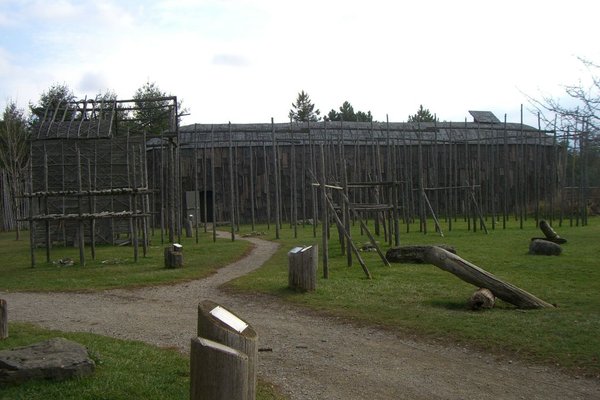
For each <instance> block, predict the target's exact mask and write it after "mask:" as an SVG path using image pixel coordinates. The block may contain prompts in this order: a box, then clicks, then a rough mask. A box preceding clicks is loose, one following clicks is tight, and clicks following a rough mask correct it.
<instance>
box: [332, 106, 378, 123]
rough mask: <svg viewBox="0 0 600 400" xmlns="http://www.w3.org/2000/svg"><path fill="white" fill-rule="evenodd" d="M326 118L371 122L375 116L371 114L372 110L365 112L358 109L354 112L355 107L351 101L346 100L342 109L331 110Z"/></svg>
mask: <svg viewBox="0 0 600 400" xmlns="http://www.w3.org/2000/svg"><path fill="white" fill-rule="evenodd" d="M326 119H327V120H328V121H342V120H344V121H357V122H370V121H372V120H373V116H372V115H371V111H368V112H366V113H365V112H364V111H358V112H356V113H355V112H354V107H352V104H350V102H349V101H344V103H343V104H342V105H341V107H340V111H335V110H333V109H332V110H331V111H329V113H328V114H327V117H326Z"/></svg>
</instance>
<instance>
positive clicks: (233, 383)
mask: <svg viewBox="0 0 600 400" xmlns="http://www.w3.org/2000/svg"><path fill="white" fill-rule="evenodd" d="M202 399H206V400H231V399H240V400H247V399H248V356H247V355H245V354H244V353H242V352H241V351H238V350H235V349H232V348H231V347H228V346H225V345H223V344H220V343H217V342H214V341H212V340H208V339H204V338H194V339H192V345H191V351H190V400H202Z"/></svg>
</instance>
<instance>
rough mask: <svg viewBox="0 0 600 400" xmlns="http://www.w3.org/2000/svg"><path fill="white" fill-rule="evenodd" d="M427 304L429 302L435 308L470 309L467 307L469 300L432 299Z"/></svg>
mask: <svg viewBox="0 0 600 400" xmlns="http://www.w3.org/2000/svg"><path fill="white" fill-rule="evenodd" d="M426 304H429V305H430V306H432V307H435V308H443V309H445V310H453V311H470V310H469V308H468V307H467V301H466V300H465V301H464V302H458V301H452V300H430V301H428V302H427V303H426Z"/></svg>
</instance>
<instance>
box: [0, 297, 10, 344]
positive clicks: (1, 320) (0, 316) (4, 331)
mask: <svg viewBox="0 0 600 400" xmlns="http://www.w3.org/2000/svg"><path fill="white" fill-rule="evenodd" d="M6 338H8V307H7V305H6V300H4V299H0V340H2V339H6Z"/></svg>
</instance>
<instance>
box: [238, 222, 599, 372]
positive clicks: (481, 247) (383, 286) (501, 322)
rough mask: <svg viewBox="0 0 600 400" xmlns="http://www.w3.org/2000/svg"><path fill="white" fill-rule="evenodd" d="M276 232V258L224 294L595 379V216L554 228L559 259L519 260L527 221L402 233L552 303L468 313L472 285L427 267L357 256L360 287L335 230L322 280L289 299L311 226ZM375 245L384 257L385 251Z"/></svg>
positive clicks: (529, 227)
mask: <svg viewBox="0 0 600 400" xmlns="http://www.w3.org/2000/svg"><path fill="white" fill-rule="evenodd" d="M488 225H489V222H488ZM431 226H432V225H431ZM371 227H372V225H371ZM283 228H284V229H282V231H281V239H280V240H279V242H280V243H281V245H282V246H281V248H280V250H279V251H278V253H277V254H276V256H275V257H273V258H272V259H271V260H270V261H269V262H268V263H267V264H266V265H265V266H264V267H263V268H261V269H259V270H257V271H255V272H254V273H252V274H250V275H247V276H245V277H242V278H239V279H237V280H236V281H234V282H233V283H231V284H230V285H229V286H230V288H231V289H232V290H240V291H250V292H253V291H256V292H262V293H267V294H271V295H275V296H279V297H281V298H284V299H285V300H287V301H290V302H294V303H297V304H301V305H303V306H306V307H309V308H311V309H315V310H319V311H322V312H326V313H330V314H334V315H337V316H342V317H347V318H350V319H352V320H356V321H361V322H366V323H372V324H377V325H382V326H385V327H389V328H391V329H394V330H399V331H401V332H403V333H405V334H415V335H419V336H422V337H426V338H429V339H433V340H450V341H452V342H455V343H459V344H461V345H473V346H475V347H477V348H480V349H484V350H490V351H493V352H496V353H498V354H504V355H508V356H509V357H515V356H516V357H519V358H522V359H528V360H531V361H534V362H541V363H547V364H553V365H557V366H559V367H560V368H565V369H567V370H568V371H570V372H572V373H578V374H585V375H594V376H600V334H599V333H600V219H598V218H592V219H591V220H590V225H589V226H586V227H569V226H568V222H567V223H566V224H564V225H563V227H562V228H559V227H557V226H555V229H556V230H557V232H558V233H559V235H561V236H562V237H565V238H567V239H568V243H567V244H565V245H563V254H562V255H561V256H559V257H556V256H533V255H529V254H527V252H528V246H529V240H530V238H531V237H539V236H543V234H542V233H541V232H540V231H539V229H537V228H536V227H535V223H534V221H533V220H529V221H526V226H525V229H523V230H521V229H519V226H518V222H515V221H510V223H509V226H508V227H507V229H505V230H503V229H502V228H501V225H500V228H499V229H498V228H497V229H496V230H494V231H491V230H490V233H489V235H485V234H484V233H483V232H480V231H478V232H477V233H473V232H469V231H467V227H466V223H463V221H458V222H456V223H454V225H453V230H452V232H445V234H446V235H445V237H443V238H442V237H440V236H439V235H437V234H435V233H429V234H427V235H424V234H422V233H419V232H418V226H414V225H413V226H412V227H411V232H410V233H408V234H407V233H404V234H403V235H402V236H401V242H402V244H403V245H408V244H440V243H443V244H448V245H452V246H454V247H455V248H456V250H457V252H458V254H459V255H460V256H461V257H463V258H465V259H467V260H469V261H471V262H473V263H474V264H476V265H478V266H480V267H482V268H483V269H485V270H487V271H489V272H491V273H493V274H495V275H496V276H498V277H499V278H501V279H504V280H506V281H508V282H510V283H512V284H514V285H516V286H519V287H521V288H522V289H524V290H526V291H529V292H530V293H533V294H534V295H536V296H537V297H539V298H541V299H543V300H546V301H547V302H549V303H553V304H556V305H558V307H557V308H555V309H542V310H527V311H525V310H517V309H515V307H513V306H512V305H510V304H507V303H504V302H502V301H500V300H498V301H497V303H496V307H495V308H494V309H492V310H488V311H483V312H474V311H469V310H468V309H467V308H466V300H467V299H468V298H469V297H470V296H471V294H472V293H473V292H474V290H475V288H474V287H473V286H471V285H469V284H467V283H465V282H463V281H461V280H460V279H458V278H457V277H455V276H454V275H452V274H449V273H447V272H444V271H442V270H440V269H438V268H437V267H435V266H432V265H426V264H420V265H419V264H414V265H412V264H392V267H391V268H388V267H385V266H384V265H383V264H382V262H381V260H380V259H379V258H378V256H377V255H376V253H363V256H364V258H365V261H366V262H367V265H368V267H369V269H370V271H371V273H372V275H373V277H374V279H372V280H368V279H366V278H365V275H364V274H363V272H362V270H361V268H360V266H359V264H358V263H357V262H356V261H355V263H354V266H353V267H351V268H348V267H347V266H346V258H345V256H342V255H341V252H340V246H339V244H338V240H337V232H335V231H334V229H332V230H331V238H332V240H331V242H330V244H331V245H330V252H329V254H330V278H329V279H328V280H325V279H323V278H322V265H319V272H318V275H319V276H318V278H319V279H318V282H317V290H316V292H314V293H306V294H302V293H295V292H293V291H290V290H288V289H287V288H286V286H287V251H289V250H290V249H291V248H292V247H294V246H297V245H301V244H305V245H308V244H313V243H317V244H320V242H321V240H320V237H317V238H313V235H312V228H311V227H310V226H306V227H304V228H302V227H299V228H298V239H294V238H293V231H292V230H291V229H290V227H289V225H287V226H284V227H283ZM444 228H446V227H445V226H444ZM446 229H447V228H446ZM248 230H249V229H248ZM257 230H263V231H265V230H266V228H265V227H258V228H257ZM317 231H318V232H320V227H319V229H318V230H317ZM403 232H404V231H403ZM353 234H354V235H355V236H354V237H355V238H359V239H357V242H360V243H363V242H367V240H368V239H367V238H366V236H362V237H361V236H360V232H359V231H358V224H357V226H356V227H355V232H354V233H353ZM274 235H275V233H274V228H273V227H271V230H269V231H267V234H266V236H265V238H267V239H271V240H274ZM318 235H319V233H318ZM381 242H383V238H381ZM383 247H384V251H385V250H387V248H388V246H387V245H384V246H383Z"/></svg>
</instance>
